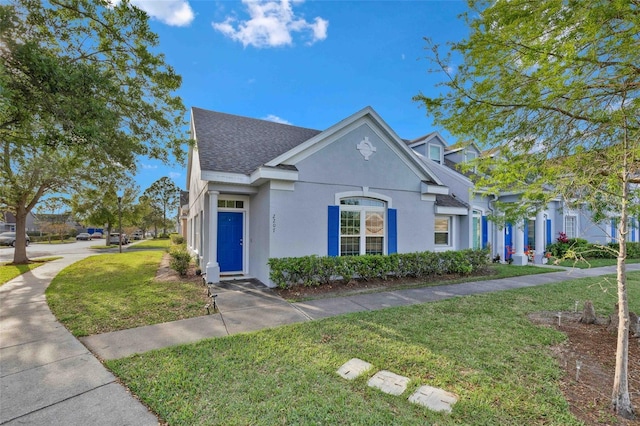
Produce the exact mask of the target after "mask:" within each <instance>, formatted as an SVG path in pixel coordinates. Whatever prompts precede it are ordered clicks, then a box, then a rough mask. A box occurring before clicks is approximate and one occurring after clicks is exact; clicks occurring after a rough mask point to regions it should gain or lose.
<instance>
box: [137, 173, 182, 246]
mask: <svg viewBox="0 0 640 426" xmlns="http://www.w3.org/2000/svg"><path fill="white" fill-rule="evenodd" d="M144 195H146V196H147V197H149V200H150V201H151V203H152V204H153V205H155V206H157V207H158V208H160V209H161V210H162V227H163V230H162V233H163V234H166V233H167V210H174V209H176V208H177V205H176V203H177V202H178V200H179V199H180V188H178V187H177V186H176V184H175V183H173V181H172V180H171V179H169V178H168V177H166V176H165V177H162V178H160V179H158V180H157V181H155V182H153V183H152V184H151V186H150V187H149V188H147V189H146V190H145V191H144Z"/></svg>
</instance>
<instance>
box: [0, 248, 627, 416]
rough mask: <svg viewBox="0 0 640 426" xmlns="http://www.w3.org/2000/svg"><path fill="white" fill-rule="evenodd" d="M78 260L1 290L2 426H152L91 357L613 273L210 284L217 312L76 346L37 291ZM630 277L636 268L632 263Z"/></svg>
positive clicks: (27, 276)
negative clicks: (304, 286) (373, 287)
mask: <svg viewBox="0 0 640 426" xmlns="http://www.w3.org/2000/svg"><path fill="white" fill-rule="evenodd" d="M86 256H87V255H72V256H67V257H65V258H64V259H60V260H56V261H53V262H49V263H47V264H45V265H43V266H41V267H39V268H36V269H34V270H33V271H31V272H28V273H26V274H23V275H22V276H21V277H18V278H16V279H14V280H12V281H10V282H9V283H7V284H5V285H3V286H2V287H0V307H1V311H0V425H14V424H15V425H17V424H31V425H41V424H42V425H58V424H59V425H81V424H82V425H84V424H92V425H114V424H118V425H128V424H131V425H147V424H148V425H157V424H158V420H157V418H156V417H155V416H154V415H153V414H152V413H150V412H149V411H148V410H147V408H146V407H145V406H143V405H142V404H141V403H139V402H138V401H137V400H136V399H135V398H134V397H132V396H131V395H130V394H129V393H128V392H127V390H126V389H125V388H124V387H123V386H121V385H120V384H118V383H117V382H116V379H115V377H114V376H113V375H112V374H111V373H110V372H109V371H107V370H106V369H105V368H104V367H103V366H102V364H101V363H100V362H99V361H98V359H96V357H95V356H94V355H92V353H91V352H93V354H95V355H96V356H97V357H99V358H101V359H116V358H121V357H124V356H128V355H131V354H134V353H139V352H146V351H149V350H152V349H158V348H163V347H167V346H172V345H176V344H182V343H191V342H195V341H198V340H200V339H204V338H208V337H220V336H227V335H230V334H236V333H242V332H248V331H254V330H260V329H264V328H269V327H277V326H280V325H284V324H290V323H296V322H303V321H310V320H314V319H320V318H326V317H330V316H335V315H340V314H345V313H350V312H359V311H366V310H376V309H383V308H388V307H393V306H404V305H411V304H415V303H424V302H429V301H435V300H441V299H445V298H451V297H456V296H464V295H470V294H477V293H486V292H492V291H500V290H507V289H513V288H522V287H531V286H537V285H543V284H552V283H557V282H560V281H566V280H570V279H575V278H583V277H591V276H599V275H604V274H610V273H615V267H605V268H594V269H588V270H568V271H560V272H552V273H548V274H541V275H528V276H524V277H518V278H510V279H502V280H490V281H479V282H470V283H464V284H454V285H446V286H439V287H428V288H419V289H407V290H397V291H388V292H381V293H372V294H360V295H353V296H348V297H341V298H331V299H321V300H314V301H309V302H300V303H288V302H286V301H285V300H283V299H281V298H280V297H278V296H277V295H276V294H275V293H274V292H273V291H271V290H269V289H267V288H265V287H263V286H261V285H256V284H254V283H252V282H245V281H233V282H225V283H221V284H218V285H216V286H215V287H214V292H215V293H217V294H218V297H217V302H218V306H219V312H218V313H216V314H212V315H208V316H203V317H198V318H192V319H187V320H182V321H175V322H170V323H163V324H157V325H152V326H146V327H140V328H135V329H130V330H123V331H117V332H113V333H105V334H100V335H94V336H89V337H85V338H82V339H81V340H82V343H84V345H86V346H83V345H82V344H81V343H80V342H79V341H78V340H77V339H75V338H74V337H73V336H72V335H71V334H70V333H69V332H68V331H67V330H66V329H65V328H64V327H63V326H62V325H61V324H60V323H59V322H58V321H57V320H56V319H55V317H54V316H53V314H52V313H51V311H50V310H49V308H48V306H47V303H46V300H45V296H44V290H45V289H46V287H47V286H48V285H49V283H50V281H51V280H52V279H53V277H54V276H55V275H56V274H57V273H58V272H59V271H60V270H62V269H63V268H64V267H66V266H67V265H70V264H72V263H74V262H76V261H78V260H80V259H82V258H83V257H86ZM628 270H629V271H632V270H640V264H634V265H628ZM203 291H204V290H203ZM87 348H89V349H90V350H91V352H89V350H87Z"/></svg>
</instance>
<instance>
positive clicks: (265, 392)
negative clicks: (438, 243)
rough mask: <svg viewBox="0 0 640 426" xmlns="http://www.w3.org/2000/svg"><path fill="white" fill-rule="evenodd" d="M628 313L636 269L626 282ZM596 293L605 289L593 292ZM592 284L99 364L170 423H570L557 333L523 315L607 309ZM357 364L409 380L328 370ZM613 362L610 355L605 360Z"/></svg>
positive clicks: (361, 316)
mask: <svg viewBox="0 0 640 426" xmlns="http://www.w3.org/2000/svg"><path fill="white" fill-rule="evenodd" d="M628 280H629V282H628V287H629V300H630V303H631V306H630V309H631V310H633V311H636V312H637V311H638V310H640V273H638V272H634V273H630V274H629V276H628ZM604 290H606V291H604ZM615 294H616V291H615V281H611V279H609V280H607V279H606V278H603V277H598V278H591V279H582V280H574V281H571V282H565V283H559V284H551V285H544V286H539V287H534V288H526V289H519V290H511V291H505V292H498V293H491V294H483V295H477V296H471V297H463V298H455V299H449V300H444V301H441V302H434V303H426V304H421V305H413V306H408V307H401V308H392V309H385V310H381V311H373V312H363V313H356V314H349V315H344V316H339V317H334V318H328V319H326V320H321V321H312V322H308V323H302V324H294V325H290V326H284V327H279V328H275V329H270V330H263V331H260V332H256V333H248V334H241V335H234V336H229V337H224V338H218V339H210V340H205V341H202V342H199V343H197V344H192V345H182V346H177V347H173V348H169V349H164V350H158V351H152V352H147V353H144V354H141V355H135V356H132V357H130V358H126V359H122V360H115V361H108V362H107V365H108V366H109V368H111V369H112V370H113V371H114V372H115V373H116V374H117V375H118V376H119V377H120V378H121V379H122V380H123V381H124V382H125V383H126V385H127V386H128V387H129V388H130V389H131V390H132V391H133V392H134V393H135V394H136V395H138V396H139V397H140V398H141V399H142V400H143V401H144V402H145V403H146V404H148V405H149V406H150V407H151V408H152V409H153V410H154V411H155V412H156V413H158V414H159V415H160V416H161V417H162V419H164V420H166V421H167V422H168V423H169V424H171V425H183V424H184V425H209V424H227V425H244V424H253V425H274V424H300V425H306V424H343V425H379V424H394V425H416V424H438V425H453V424H469V425H471V424H473V425H503V424H509V425H531V424H545V425H547V424H548V425H572V424H573V425H577V424H580V423H579V422H578V421H577V420H575V419H574V417H573V416H572V415H571V413H570V412H569V410H568V404H567V402H566V401H565V400H564V398H563V396H562V394H561V392H560V389H559V388H558V380H559V378H560V377H561V374H562V372H561V370H560V369H559V368H558V366H557V362H556V361H555V360H554V359H553V358H552V357H551V355H550V351H549V347H550V346H551V345H555V344H558V343H559V342H561V341H562V340H563V339H564V337H563V335H562V334H561V333H559V332H557V331H555V330H554V329H552V328H548V327H542V326H536V325H533V324H532V323H531V322H530V321H529V320H528V319H527V314H528V313H531V312H535V311H554V312H555V311H563V310H565V311H566V310H573V306H574V301H575V300H580V301H584V300H587V299H588V300H592V301H593V303H594V305H595V308H596V310H597V312H598V314H599V315H605V314H607V313H611V312H612V311H613V306H614V303H615ZM353 357H357V358H360V359H363V360H365V361H368V362H370V363H372V364H373V365H374V369H375V370H374V371H377V370H382V369H386V370H390V371H392V372H394V373H396V374H400V375H403V376H407V377H409V378H410V379H411V383H410V385H409V388H408V389H407V391H406V392H405V393H404V394H403V395H402V396H391V395H386V394H384V393H382V392H379V391H378V390H375V389H372V388H369V387H368V386H367V384H366V380H367V378H368V377H370V375H371V374H373V372H371V373H370V374H369V375H367V376H366V377H363V378H359V379H356V380H355V381H353V382H349V381H346V380H344V379H342V378H341V377H339V376H338V375H337V374H336V370H337V369H338V368H339V367H340V366H341V365H342V364H343V363H344V362H346V361H348V360H349V359H351V358H353ZM612 362H613V360H612ZM425 384H426V385H431V386H436V387H441V388H443V389H445V390H448V391H450V392H453V393H455V394H457V395H458V397H459V402H458V403H457V404H456V405H455V407H454V410H453V413H452V414H451V415H447V414H438V413H434V412H430V411H429V410H427V409H425V408H422V407H420V406H416V405H414V404H411V403H409V402H408V401H407V397H408V396H409V395H410V394H411V393H412V392H413V391H414V390H415V389H416V388H417V387H419V386H421V385H425Z"/></svg>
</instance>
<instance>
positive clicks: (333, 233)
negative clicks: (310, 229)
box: [327, 206, 340, 256]
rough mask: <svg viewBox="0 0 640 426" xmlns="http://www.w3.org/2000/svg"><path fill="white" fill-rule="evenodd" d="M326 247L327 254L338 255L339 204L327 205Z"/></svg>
mask: <svg viewBox="0 0 640 426" xmlns="http://www.w3.org/2000/svg"><path fill="white" fill-rule="evenodd" d="M327 247H328V248H327V255H329V256H337V255H338V252H339V250H338V249H339V247H340V206H329V219H328V245H327Z"/></svg>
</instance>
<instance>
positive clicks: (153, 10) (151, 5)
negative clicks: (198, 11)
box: [109, 0, 195, 27]
mask: <svg viewBox="0 0 640 426" xmlns="http://www.w3.org/2000/svg"><path fill="white" fill-rule="evenodd" d="M120 1H121V0H109V3H110V4H112V5H117V4H120ZM131 4H132V5H134V6H136V7H139V8H140V9H142V10H144V11H145V12H147V13H148V14H149V16H151V17H152V18H155V19H157V20H158V21H160V22H162V23H165V24H167V25H171V26H173V27H186V26H187V25H189V24H190V23H191V22H192V21H193V20H194V18H195V15H194V13H193V9H191V5H190V4H189V2H188V1H187V0H131Z"/></svg>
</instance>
